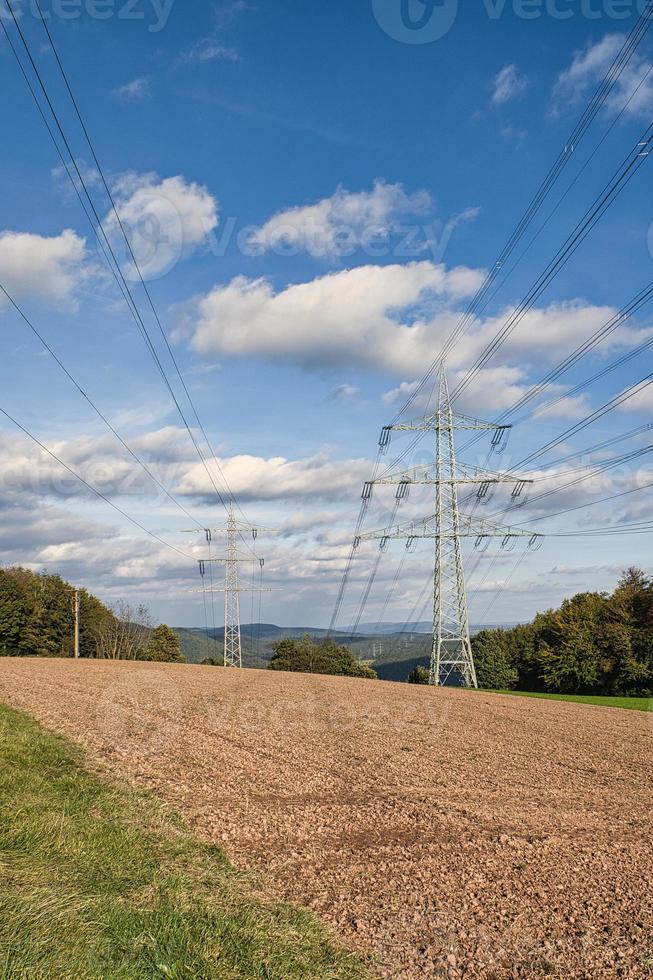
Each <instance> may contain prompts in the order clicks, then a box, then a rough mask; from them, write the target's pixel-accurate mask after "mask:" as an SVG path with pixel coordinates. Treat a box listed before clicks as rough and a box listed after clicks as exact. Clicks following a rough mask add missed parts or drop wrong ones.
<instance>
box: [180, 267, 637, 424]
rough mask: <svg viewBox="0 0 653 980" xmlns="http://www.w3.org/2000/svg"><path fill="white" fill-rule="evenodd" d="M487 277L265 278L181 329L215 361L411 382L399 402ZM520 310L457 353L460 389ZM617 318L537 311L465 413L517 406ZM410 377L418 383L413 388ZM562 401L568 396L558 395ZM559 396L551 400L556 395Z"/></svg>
mask: <svg viewBox="0 0 653 980" xmlns="http://www.w3.org/2000/svg"><path fill="white" fill-rule="evenodd" d="M482 280H483V271H482V270H472V269H468V268H465V267H457V268H451V269H447V268H446V267H444V266H442V265H435V264H433V263H431V262H415V263H411V264H409V265H405V266H399V265H393V266H385V267H378V266H360V267H357V268H355V269H350V270H345V271H341V272H338V273H333V274H330V275H327V276H322V277H319V278H317V279H314V280H312V281H311V282H308V283H303V284H298V285H290V286H288V287H287V288H286V289H283V290H281V291H279V292H275V290H274V288H273V286H272V284H271V283H270V282H269V281H267V280H265V279H257V280H249V279H246V278H244V277H238V278H236V279H234V280H232V281H231V282H230V283H229V284H227V285H225V286H216V287H215V288H214V289H213V290H212V291H211V292H210V293H208V294H207V295H206V296H203V297H200V298H199V299H198V300H196V301H195V302H194V304H193V305H192V306H191V308H190V312H189V316H188V319H187V321H186V323H185V324H182V325H180V326H179V327H178V329H177V333H176V336H177V338H179V337H180V336H182V334H183V332H184V330H185V331H186V332H187V333H188V334H189V336H190V343H191V345H192V347H193V348H194V349H195V350H196V351H198V352H200V353H202V354H205V355H207V356H214V355H216V354H219V355H223V356H224V355H227V356H232V357H236V356H238V357H246V356H251V357H261V358H265V359H266V360H269V361H289V362H293V363H296V364H299V365H301V366H304V367H308V368H312V367H316V366H324V365H334V364H337V365H341V366H343V367H344V366H346V367H347V368H351V366H352V365H357V366H359V367H363V368H366V369H368V370H375V371H382V372H386V373H388V374H390V375H393V376H395V377H398V378H399V379H402V378H403V382H402V386H401V387H400V388H399V389H398V390H397V389H395V390H393V391H392V392H389V393H388V395H387V396H386V401H388V402H391V401H394V400H395V399H397V398H401V397H402V396H403V395H406V394H410V392H411V385H412V384H413V383H414V382H413V380H412V379H415V378H419V377H422V375H423V373H424V371H425V369H426V368H427V367H428V365H429V364H431V363H432V362H433V361H434V360H435V359H436V358H437V355H438V353H439V352H440V351H441V350H442V347H443V344H444V343H445V341H446V340H447V338H448V337H449V336H450V334H451V332H452V330H453V329H454V328H455V326H456V324H457V323H458V320H459V317H460V311H461V308H462V306H463V303H462V302H461V301H464V300H465V299H466V298H467V297H469V295H470V294H473V293H474V292H475V291H476V289H477V287H478V285H479V284H480V283H481V282H482ZM512 313H513V310H512V308H508V309H506V310H504V311H502V312H501V313H500V314H498V315H496V316H493V317H491V318H488V319H486V320H476V321H473V322H472V323H471V324H470V325H469V327H468V329H467V330H466V332H465V333H464V335H463V336H462V337H461V338H460V339H459V341H458V342H457V344H456V345H455V348H454V349H453V350H452V352H451V354H450V356H449V359H448V360H449V366H450V383H451V385H452V387H453V386H455V385H456V384H457V383H458V381H460V380H461V379H462V378H463V377H464V376H465V374H466V372H467V371H468V370H469V368H470V366H471V365H472V364H473V363H474V362H475V360H476V358H477V357H478V356H479V354H480V353H481V352H482V351H484V350H485V349H486V348H487V346H488V344H489V343H490V342H491V341H492V340H493V339H494V337H495V336H496V335H497V334H498V332H499V331H500V330H501V329H502V328H503V326H504V324H505V322H506V320H507V319H508V318H509V317H510V316H511V314H512ZM614 313H615V310H614V309H613V308H611V307H600V306H591V305H589V304H587V303H584V302H582V301H580V300H576V301H572V302H567V303H554V304H551V305H550V306H548V307H546V308H542V309H533V310H531V311H529V312H528V313H527V314H526V315H525V316H524V317H523V318H522V319H521V321H520V323H519V325H518V326H517V327H516V328H515V329H514V331H513V332H512V333H511V334H510V336H509V337H508V339H507V340H506V342H505V344H504V345H503V347H502V349H501V353H500V356H498V357H495V358H494V359H493V361H492V363H490V364H488V366H487V367H485V368H484V369H483V370H482V371H481V372H480V373H479V375H478V377H476V378H475V380H474V382H473V383H472V384H471V385H470V386H469V388H468V390H467V391H466V393H465V408H466V409H467V410H470V409H472V408H473V409H474V410H480V409H483V410H485V408H486V407H494V409H497V408H504V407H507V406H508V405H511V404H512V403H513V402H514V401H515V400H516V399H517V398H519V397H520V396H521V395H522V394H523V393H524V391H526V390H527V389H528V388H529V387H530V385H531V383H532V382H531V380H530V379H531V376H532V371H533V370H539V369H540V366H541V365H542V364H551V363H555V362H556V361H558V360H559V358H560V352H561V351H565V352H568V351H569V350H571V349H572V348H575V347H576V346H577V345H578V344H580V343H582V342H583V341H584V340H586V339H587V338H588V337H590V336H591V335H592V334H593V333H594V332H595V331H596V330H597V329H598V328H599V327H601V326H603V325H604V324H605V323H606V322H607V321H608V320H609V319H610V318H611V317H612V316H613V315H614ZM639 337H641V333H638V332H637V331H632V330H630V331H629V330H628V329H627V328H622V329H620V330H617V331H615V332H614V334H613V335H612V336H611V337H610V339H609V341H606V342H605V343H604V344H603V345H602V347H601V350H602V352H605V351H606V350H609V349H611V348H613V347H615V346H630V345H631V344H633V343H636V342H638V341H637V340H636V338H639ZM408 379H411V380H408ZM552 390H553V393H555V394H561V395H564V388H558V389H552ZM552 390H551V389H550V390H549V391H548V392H547V396H549V397H550V395H551V393H552ZM583 407H584V406H583V402H582V401H581V400H573V401H572V400H570V399H566V400H565V401H562V402H561V403H559V404H558V405H557V406H556V407H555V409H554V408H551V412H552V413H554V414H556V415H558V416H560V415H562V416H565V417H567V416H573V415H574V413H576V412H580V411H581V410H582V409H583Z"/></svg>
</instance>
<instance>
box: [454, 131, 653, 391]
mask: <svg viewBox="0 0 653 980" xmlns="http://www.w3.org/2000/svg"><path fill="white" fill-rule="evenodd" d="M652 142H653V124H651V125H649V126H648V127H647V128H646V130H645V131H644V133H643V134H642V136H641V137H640V139H639V140H638V141H637V143H636V144H635V146H634V147H633V149H632V150H631V151H630V153H629V154H628V155H627V157H626V158H625V160H624V162H623V163H622V164H621V166H620V168H619V169H618V170H617V171H616V172H615V174H613V176H612V177H611V178H610V180H609V181H608V183H607V184H606V185H605V187H604V188H603V190H602V191H601V192H600V194H598V195H597V197H596V198H595V199H594V202H593V203H592V205H591V206H590V207H589V208H588V209H587V211H586V212H585V214H584V215H583V217H582V218H581V220H580V221H579V222H578V223H577V225H576V226H575V228H574V230H573V231H572V233H571V234H570V235H569V236H568V237H567V239H566V240H565V242H564V244H563V245H562V246H561V247H560V248H559V249H558V251H557V253H556V254H555V255H554V257H553V259H552V260H551V261H550V262H549V264H548V265H547V267H546V269H545V270H544V272H543V273H541V274H540V276H539V277H538V278H537V280H536V281H535V283H534V284H533V285H532V286H531V288H530V290H529V291H528V293H527V294H526V297H525V298H524V299H523V300H522V301H521V302H520V304H519V306H518V307H517V309H516V310H515V311H514V312H513V313H512V314H511V315H510V317H509V318H508V320H507V321H506V323H505V324H504V325H503V327H502V328H501V329H500V330H499V331H498V333H497V334H495V336H494V337H493V339H492V340H491V341H490V343H489V344H488V345H487V346H486V348H485V350H484V351H483V352H482V353H481V354H480V355H479V356H478V357H477V358H476V360H475V362H474V364H473V365H472V367H471V368H470V369H469V370H468V371H467V372H466V374H465V376H464V378H463V379H462V380H461V381H460V382H459V383H458V385H457V387H456V389H455V391H454V392H453V393H452V399H455V398H458V397H460V395H461V394H462V393H463V392H464V391H465V390H466V389H467V388H468V387H469V385H470V384H471V382H472V381H473V380H474V378H475V377H476V376H477V375H478V374H479V372H480V371H481V370H482V369H483V368H484V366H485V365H486V364H487V363H488V361H489V360H490V359H491V358H492V357H493V356H494V354H496V353H497V351H498V350H500V348H501V347H502V346H503V344H504V343H505V342H506V340H507V339H508V337H509V336H510V334H511V333H512V332H513V331H514V330H515V328H516V327H517V326H518V324H519V323H520V322H521V321H522V320H523V318H524V317H525V316H526V314H527V313H528V311H529V310H530V309H531V308H532V307H533V305H534V304H535V302H536V301H537V299H538V298H539V297H540V296H541V295H542V293H543V292H544V290H545V289H546V288H547V286H549V285H550V284H551V283H552V282H553V280H554V279H555V278H556V277H557V276H558V275H559V273H560V271H561V269H562V268H563V267H564V266H565V265H566V263H567V262H568V261H569V259H570V258H571V256H572V255H573V254H574V253H575V252H576V251H577V249H578V248H579V247H580V245H581V244H582V242H583V241H584V240H585V238H587V236H588V235H589V233H590V231H592V229H593V228H594V227H595V226H596V224H598V222H599V221H600V219H601V218H602V217H603V215H604V214H605V213H606V212H607V211H608V209H609V208H610V207H611V206H612V204H614V202H615V200H616V199H617V197H618V196H619V195H620V194H621V192H622V191H623V190H624V189H625V188H626V187H627V186H628V184H629V183H630V181H631V180H632V179H633V177H634V176H635V175H636V174H637V172H638V171H639V170H640V169H641V167H642V166H643V165H644V163H645V161H646V159H647V157H648V156H649V154H650V147H651V143H652Z"/></svg>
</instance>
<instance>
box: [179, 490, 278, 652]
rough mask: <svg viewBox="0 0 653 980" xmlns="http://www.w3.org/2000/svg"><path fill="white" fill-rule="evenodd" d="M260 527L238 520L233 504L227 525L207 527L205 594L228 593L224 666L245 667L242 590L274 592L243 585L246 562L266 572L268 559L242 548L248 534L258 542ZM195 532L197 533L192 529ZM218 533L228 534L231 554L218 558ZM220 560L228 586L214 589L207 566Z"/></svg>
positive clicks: (202, 572)
mask: <svg viewBox="0 0 653 980" xmlns="http://www.w3.org/2000/svg"><path fill="white" fill-rule="evenodd" d="M259 530H262V529H261V528H259V527H254V526H253V525H251V524H246V523H244V522H243V521H240V520H238V519H237V517H236V515H235V513H234V508H233V504H230V506H229V511H228V514H227V526H226V527H218V528H205V529H204V532H203V533H204V534H205V535H206V541H207V543H208V547H209V557H208V559H202V560H200V561H199V563H198V564H199V569H200V575H201V576H202V586H203V587H202V590H201V591H202V593H203V594H204V595H206V594H207V593H209V594H210V593H215V592H222V593H224V655H223V656H224V666H225V667H237V668H241V667H242V666H243V652H242V642H241V632H240V596H241V593H242V592H256V593H259V592H270V591H271V590H270V589H265V588H263V587H262V586H261V587H259V588H256V587H254V585H252V586H251V587H249V586H242V585H241V584H240V572H239V567H240V565H241V564H242V563H247V564H250V565H251V564H252V563H254V564H257V565H258V566H259V567H260V570H261V577H262V574H263V568H264V566H265V559H263V558H259V557H258V556H257V555H256V554H255V553H254V554H253V557H249V556H247V555H245V554H243V553H242V552H241V550H240V547H239V543H238V542H239V540H240V541H241V542H243V541H245V540H246V539H245V534H246V533H247V534H251V535H252V538H253V540H254V541H256V539H257V537H258V532H259ZM190 533H194V532H190ZM214 534H222V535H226V538H227V549H226V551H227V553H226V555H223V556H221V557H217V558H214V557H212V555H211V544H212V542H213V535H214ZM213 563H220V564H222V563H223V564H224V566H225V573H224V588H213V585H212V584H211V586H210V587H209V588H206V585H205V576H206V566H207V564H211V565H212V564H213Z"/></svg>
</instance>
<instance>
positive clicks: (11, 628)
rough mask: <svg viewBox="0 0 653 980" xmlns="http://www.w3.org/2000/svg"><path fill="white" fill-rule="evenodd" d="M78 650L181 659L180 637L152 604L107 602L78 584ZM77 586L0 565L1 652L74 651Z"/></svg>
mask: <svg viewBox="0 0 653 980" xmlns="http://www.w3.org/2000/svg"><path fill="white" fill-rule="evenodd" d="M78 593H79V650H80V656H81V657H84V658H96V659H101V660H160V661H181V660H182V659H183V658H182V657H181V655H180V651H179V639H178V637H177V636H176V635H175V633H174V632H173V631H172V630H171V629H170V628H169V627H168V626H165V625H161V626H155V624H154V622H153V621H152V619H151V617H150V615H149V611H148V610H147V607H146V606H144V605H139V606H132V605H130V604H129V603H127V602H118V603H116V606H115V607H114V608H109V607H108V606H106V605H104V603H102V602H101V601H100V600H99V599H98V598H96V596H94V595H92V594H91V593H90V592H88V591H87V590H86V589H79V590H78ZM74 597H75V589H74V587H73V586H71V585H70V584H69V583H68V582H66V581H65V580H64V579H63V578H61V576H60V575H53V574H49V573H47V572H39V573H36V572H32V571H30V570H29V569H26V568H20V567H15V568H5V569H0V656H3V657H72V656H73V652H74V642H75V641H74V626H75V614H74Z"/></svg>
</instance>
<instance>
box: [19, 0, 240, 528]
mask: <svg viewBox="0 0 653 980" xmlns="http://www.w3.org/2000/svg"><path fill="white" fill-rule="evenodd" d="M7 6H8V9H9V12H10V14H11V17H12V21H13V23H14V26H15V28H16V31H17V32H18V35H19V37H20V39H21V42H22V45H23V48H24V49H25V52H26V54H27V58H28V60H29V63H30V65H31V67H32V70H33V72H34V75H35V77H36V79H37V81H38V84H39V87H40V89H41V92H42V93H43V96H44V98H45V101H46V104H47V106H48V108H49V110H50V113H51V115H52V118H53V120H54V122H55V124H56V127H57V129H58V131H59V134H60V136H61V139H62V141H63V144H64V147H65V148H66V151H67V153H68V155H69V157H70V161H71V162H72V165H73V168H74V170H75V173H76V175H77V180H78V181H79V185H80V186H81V188H82V189H83V191H84V194H85V196H86V199H87V201H88V204H89V206H90V209H91V211H92V213H93V216H94V218H95V222H96V224H97V229H99V234H101V236H102V239H103V248H102V251H103V254H104V256H105V258H107V250H108V252H109V254H110V255H111V257H112V259H113V263H111V262H109V268H110V271H111V273H112V275H113V276H114V278H115V279H116V280H117V281H118V284H119V286H121V292H122V294H123V297H124V298H125V300H126V302H127V305H128V308H129V310H130V313H131V314H132V316H133V317H134V319H135V320H136V323H137V326H138V328H139V331H140V333H141V336H142V337H143V340H144V341H145V344H146V346H147V348H148V350H149V352H150V354H151V356H152V358H153V360H154V362H155V364H156V366H157V369H158V371H159V373H160V375H161V377H162V379H163V381H164V384H165V386H166V388H167V390H168V392H169V394H170V396H171V398H172V400H173V402H174V404H175V407H176V409H177V411H178V413H179V415H180V417H181V419H182V422H183V424H184V427H185V428H186V430H187V432H188V434H189V436H190V439H191V441H192V443H193V446H194V448H195V451H196V452H197V454H198V457H199V459H200V461H201V463H202V465H203V467H204V469H205V471H206V473H207V475H208V477H209V480H210V482H211V484H212V486H213V488H214V490H215V493H216V495H217V497H218V499H219V500H220V502H221V504H222V505H223V507H224V508H225V510H228V506H227V501H226V500H225V498H224V496H223V494H222V492H221V490H220V489H219V487H218V485H217V483H216V482H215V479H214V477H213V474H212V472H211V470H210V468H209V466H208V462H207V460H206V458H205V456H204V454H203V452H202V450H201V448H200V446H199V444H198V442H197V439H196V438H195V434H194V433H193V431H192V428H191V426H190V424H189V422H188V420H187V418H186V415H185V413H184V411H183V409H182V407H181V405H180V403H179V400H178V398H177V396H176V394H175V392H174V390H173V388H172V385H171V383H170V381H169V379H168V376H167V373H166V371H165V368H164V367H163V364H162V362H161V360H160V358H159V356H158V354H157V352H156V349H155V347H154V344H153V342H152V339H151V337H150V335H149V332H148V330H147V327H146V325H145V322H144V321H143V318H142V316H141V314H140V311H139V309H138V305H137V303H136V301H135V299H134V296H133V293H132V291H131V289H130V287H129V284H128V283H127V281H126V279H125V276H124V274H123V272H122V269H121V267H120V263H119V261H118V259H117V257H116V255H115V252H114V249H113V247H112V245H111V242H110V240H109V238H108V236H107V234H106V231H105V229H104V223H103V221H102V219H101V218H100V215H99V214H98V211H97V209H96V207H95V204H94V202H93V199H92V197H91V195H90V193H89V190H88V187H87V184H86V181H85V180H84V176H83V174H82V172H81V170H80V168H79V165H78V163H77V160H76V158H75V155H74V153H73V151H72V148H71V146H70V143H69V141H68V139H67V137H66V134H65V131H64V129H63V126H62V124H61V121H60V119H59V116H58V114H57V112H56V110H55V108H54V105H53V103H52V100H51V99H50V96H49V94H48V91H47V88H46V86H45V83H44V81H43V78H42V76H41V73H40V72H39V69H38V66H37V65H36V62H35V60H34V57H33V55H32V53H31V50H30V48H29V44H28V42H27V40H26V38H25V35H24V33H23V31H22V30H21V27H20V24H19V22H18V19H17V18H16V15H15V13H14V10H13V7H12V4H11V0H7ZM43 24H44V27H45V29H46V31H47V25H46V24H45V20H43ZM0 26H1V27H2V30H3V32H4V34H5V37H6V38H7V41H8V42H9V45H10V48H11V50H12V52H13V54H14V57H15V59H16V61H17V63H18V65H19V68H20V70H21V73H22V75H23V78H24V79H25V81H26V83H27V85H28V88H29V91H30V94H31V95H32V98H33V99H34V101H35V104H36V106H37V109H38V111H39V114H40V115H41V118H42V119H43V121H44V123H45V125H46V128H47V130H48V133H49V135H50V137H51V139H52V140H53V143H54V145H55V148H56V150H57V153H58V155H59V157H60V159H61V160H62V163H63V164H64V167H65V170H66V173H67V175H68V177H69V179H70V180H71V183H72V185H73V187H74V189H75V191H76V193H77V196H78V197H80V194H79V189H78V186H77V182H76V181H75V178H74V177H73V175H72V173H71V171H70V168H69V166H68V163H67V161H66V159H65V157H64V155H63V152H62V150H61V148H60V146H59V144H58V141H57V140H56V138H55V136H54V133H53V132H52V129H51V127H50V126H49V124H48V122H47V119H46V117H45V114H44V112H43V109H42V107H41V105H40V103H39V100H38V97H37V95H36V92H35V91H34V88H33V86H32V85H31V83H30V81H29V78H28V76H27V74H26V72H25V70H24V67H23V65H22V62H21V60H20V57H19V55H18V52H17V51H16V48H15V46H14V45H13V42H12V41H11V38H10V36H9V33H8V31H7V28H6V26H5V24H4V21H3V20H2V18H0ZM47 33H48V36H49V31H47ZM50 42H51V43H52V40H51V38H50ZM52 47H53V51H54V53H55V56H56V57H57V60H58V62H59V64H60V68H61V71H62V72H63V66H62V65H61V63H60V59H59V58H58V55H57V52H56V49H55V48H54V45H52ZM64 75H65V73H64ZM65 80H66V79H65ZM70 94H71V98H72V99H73V103H74V105H75V109H76V112H77V115H78V118H79V119H80V123H81V125H82V127H83V129H84V131H85V136H86V138H87V141H88V142H89V146H90V147H91V152H92V153H93V155H94V159H96V160H97V156H96V154H95V151H94V148H93V146H92V144H91V143H90V140H89V138H88V131H87V130H86V127H85V126H84V123H83V120H82V118H81V114H80V113H79V110H78V108H77V104H76V102H75V100H74V97H73V96H72V91H71V90H70ZM98 169H99V170H101V168H100V167H99V163H98ZM102 179H103V181H104V174H103V173H102ZM80 199H81V198H80ZM111 203H112V207H114V208H115V204H114V202H113V198H112V197H111ZM82 206H83V210H84V212H85V214H86V217H87V218H88V220H89V222H90V224H91V228H92V230H93V232H94V234H95V236H96V237H99V235H98V230H97V229H96V226H95V224H94V222H93V219H92V218H91V216H90V214H89V212H88V210H87V208H86V207H85V206H84V204H82ZM118 220H119V222H120V219H119V217H118ZM120 228H121V230H122V232H123V234H124V235H125V240H126V242H127V247H128V249H129V251H130V254H131V255H132V256H133V252H132V249H131V243H130V242H129V239H128V236H126V234H125V231H124V227H123V225H122V222H120ZM134 264H135V267H136V268H137V269H138V273H139V276H141V280H142V275H141V272H140V268H139V267H138V263H137V262H136V260H135V258H134ZM143 285H144V288H145V291H146V293H147V295H148V299H149V301H150V303H151V304H152V306H153V303H152V300H151V296H150V294H149V290H147V287H146V286H145V283H144V282H143ZM127 297H129V299H128V298H127ZM153 312H154V315H155V317H156V319H157V322H158V323H159V327H160V329H161V331H162V333H163V335H164V339H165V341H166V346H167V348H168V350H169V352H170V356H171V358H172V360H173V363H174V364H175V367H176V369H177V370H178V371H179V368H178V365H177V363H176V359H175V358H174V355H173V353H172V350H171V348H170V345H169V343H168V341H167V337H165V331H164V330H163V327H162V325H161V323H160V319H159V317H158V315H157V314H156V310H155V309H154V307H153ZM180 377H181V375H180ZM181 380H182V384H183V386H184V388H185V390H186V393H187V395H188V398H189V402H190V404H191V407H192V409H193V412H194V414H195V415H197V413H196V410H195V406H194V403H193V402H192V399H191V398H190V394H189V393H188V390H187V388H186V386H185V384H184V382H183V378H181ZM200 429H201V431H202V433H203V435H204V436H205V437H206V433H205V431H204V430H203V427H202V426H201V423H200ZM207 445H208V448H209V452H210V453H211V454H212V456H213V462H214V463H215V465H216V467H217V468H218V470H219V471H220V472H221V467H220V465H219V462H218V459H217V457H216V455H215V453H214V452H213V450H212V448H211V445H210V443H209V442H208V440H207ZM227 490H228V493H229V496H230V499H234V498H233V495H232V494H231V491H230V490H229V488H227ZM234 502H235V500H234Z"/></svg>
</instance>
